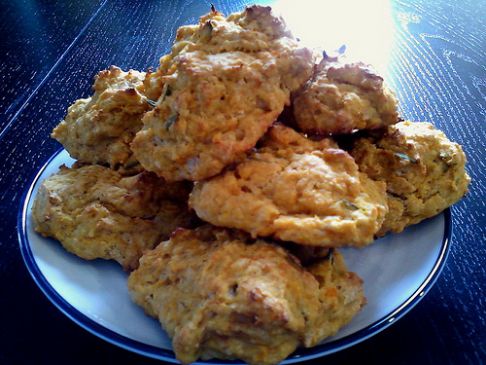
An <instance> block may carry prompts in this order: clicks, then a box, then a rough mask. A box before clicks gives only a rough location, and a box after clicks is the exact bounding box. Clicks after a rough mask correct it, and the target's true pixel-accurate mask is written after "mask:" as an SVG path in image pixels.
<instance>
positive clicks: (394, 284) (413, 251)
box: [18, 150, 451, 364]
mask: <svg viewBox="0 0 486 365" xmlns="http://www.w3.org/2000/svg"><path fill="white" fill-rule="evenodd" d="M72 163H73V160H72V159H71V158H70V157H69V155H68V154H67V152H66V151H64V150H61V151H59V152H57V153H56V154H55V155H54V156H53V157H52V158H51V159H50V160H49V161H48V162H47V164H46V165H45V166H44V168H43V169H42V170H41V171H40V172H39V174H38V175H37V176H36V177H35V179H34V181H33V183H32V186H31V187H30V189H29V190H28V191H27V192H26V194H25V198H24V200H23V204H22V207H21V209H20V212H19V218H18V219H19V222H18V223H19V224H18V227H19V228H18V233H19V240H20V248H21V252H22V256H23V258H24V262H25V264H26V266H27V268H28V270H29V272H30V273H31V275H32V277H33V278H34V280H35V282H36V283H37V285H38V286H39V287H40V289H41V290H42V291H43V292H44V294H45V295H46V296H47V297H48V298H49V299H50V300H51V301H52V302H53V303H54V305H56V306H57V307H58V308H59V309H60V310H61V311H62V312H63V313H64V314H66V315H67V316H68V317H69V318H71V319H72V320H73V321H74V322H76V323H77V324H79V325H80V326H81V327H83V328H85V329H86V330H88V331H90V332H91V333H93V334H95V335H97V336H99V337H101V338H103V339H105V340H106V341H108V342H111V343H113V344H115V345H117V346H120V347H123V348H125V349H127V350H130V351H134V352H137V353H139V354H143V355H146V356H149V357H153V358H157V359H161V360H165V361H170V362H177V361H176V360H175V357H174V353H173V352H172V350H171V346H170V340H169V338H168V337H167V335H166V334H165V332H164V331H163V330H161V328H160V325H159V323H158V322H157V321H156V320H155V319H152V318H149V317H147V316H146V315H145V314H144V313H143V310H142V309H141V308H139V307H138V306H136V305H135V304H133V303H132V302H131V300H130V297H129V295H128V292H127V288H126V280H127V274H126V273H125V272H124V271H123V270H122V269H121V267H120V266H119V265H118V264H116V263H114V262H108V261H103V260H95V261H84V260H81V259H79V258H77V257H76V256H74V255H71V254H69V253H68V252H66V251H65V250H64V249H63V248H62V247H61V245H60V244H59V243H57V242H55V241H54V240H51V239H46V238H43V237H41V236H39V235H37V234H36V233H35V232H34V230H33V228H32V217H31V206H32V202H33V198H34V197H35V194H36V192H37V188H38V186H39V184H40V183H41V182H42V180H44V179H45V178H46V177H48V176H50V175H51V174H53V173H55V172H56V171H58V169H59V166H60V165H62V164H66V165H68V166H69V165H71V164H72ZM450 235H451V216H450V211H449V210H447V211H446V212H445V213H443V214H440V215H439V216H437V217H435V218H433V219H429V220H427V221H425V222H422V223H421V224H418V225H416V226H413V227H410V228H408V229H407V230H405V232H403V233H401V234H397V235H388V236H386V237H384V238H381V239H379V240H378V241H376V242H375V243H374V244H372V245H371V246H369V247H367V248H365V249H361V250H357V249H343V250H341V252H342V253H343V255H344V257H345V259H346V262H347V264H348V268H349V269H350V270H351V271H354V272H356V273H357V274H358V275H359V276H360V277H361V278H363V280H364V289H365V295H366V297H367V299H368V303H367V305H366V306H365V307H364V308H363V310H362V311H361V312H360V313H359V314H358V315H357V316H356V317H355V318H354V319H353V320H352V321H351V323H349V324H348V325H347V326H346V327H344V328H342V329H341V330H340V331H339V332H338V333H337V334H336V335H335V336H333V337H332V338H329V339H327V340H326V341H324V342H323V343H322V344H320V345H318V346H316V347H314V348H311V349H299V350H298V351H296V352H295V353H294V354H292V355H291V356H289V358H288V359H287V360H285V361H284V362H283V363H284V364H290V363H294V362H299V361H304V360H309V359H312V358H315V357H319V356H324V355H327V354H330V353H333V352H336V351H339V350H342V349H344V348H347V347H349V346H352V345H354V344H357V343H359V342H361V341H363V340H365V339H367V338H369V337H371V336H373V335H375V334H376V333H378V332H380V331H382V330H383V329H385V328H386V327H388V326H389V325H391V324H392V323H394V322H395V321H396V320H397V319H398V318H400V317H402V316H403V315H404V314H405V313H407V312H408V311H409V310H410V309H411V308H412V307H413V306H414V305H415V304H417V303H418V301H419V300H420V299H421V298H423V296H424V295H425V294H426V293H427V292H428V290H429V289H430V288H431V286H432V285H433V284H434V282H435V280H436V279H437V277H438V275H439V273H440V271H441V269H442V267H443V265H444V262H445V260H446V257H447V254H448V251H449V238H450ZM203 363H204V364H208V363H211V364H214V363H217V364H222V363H231V364H236V363H241V362H238V361H225V362H222V361H207V362H200V364H203Z"/></svg>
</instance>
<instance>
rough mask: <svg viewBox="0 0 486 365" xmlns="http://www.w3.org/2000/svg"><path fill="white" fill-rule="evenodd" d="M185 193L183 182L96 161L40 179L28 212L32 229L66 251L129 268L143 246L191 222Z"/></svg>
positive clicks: (64, 168) (149, 244)
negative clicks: (132, 172)
mask: <svg viewBox="0 0 486 365" xmlns="http://www.w3.org/2000/svg"><path fill="white" fill-rule="evenodd" d="M187 195H188V188H187V187H186V186H184V185H183V184H166V183H164V181H163V180H161V179H160V178H158V177H157V176H155V175H154V174H152V173H148V172H142V173H140V174H138V175H135V176H131V177H122V176H121V175H120V174H119V173H117V172H116V171H113V170H110V169H108V168H106V167H102V166H98V165H93V166H84V167H80V168H67V167H65V166H63V167H61V171H60V172H59V173H57V174H55V175H52V176H51V177H49V178H48V179H46V180H44V181H43V183H42V185H41V187H40V188H39V191H38V193H37V195H36V198H35V201H34V205H33V208H32V215H33V219H34V224H35V230H36V231H37V232H39V233H40V234H42V235H43V236H48V237H53V238H55V239H57V240H59V241H60V242H61V244H62V245H63V246H64V248H65V249H66V250H68V251H69V252H71V253H74V254H75V255H77V256H79V257H81V258H84V259H87V260H91V259H96V258H103V259H113V260H116V261H117V262H118V263H120V264H121V265H122V266H123V268H124V269H126V270H130V269H134V268H135V267H137V265H138V259H139V258H140V256H141V255H142V253H143V251H144V250H148V249H151V248H153V247H154V246H155V245H156V244H158V243H159V242H160V241H161V240H163V239H167V237H169V235H170V233H171V232H172V231H173V230H174V229H176V228H177V227H188V226H189V225H190V223H191V222H192V219H193V217H192V215H191V214H190V213H188V211H187V207H186V203H185V199H187Z"/></svg>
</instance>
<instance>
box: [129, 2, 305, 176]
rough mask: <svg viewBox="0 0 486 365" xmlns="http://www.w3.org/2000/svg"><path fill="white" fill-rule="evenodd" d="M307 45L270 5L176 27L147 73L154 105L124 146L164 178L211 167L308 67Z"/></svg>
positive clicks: (266, 122) (248, 143)
mask: <svg viewBox="0 0 486 365" xmlns="http://www.w3.org/2000/svg"><path fill="white" fill-rule="evenodd" d="M312 67H313V58H312V53H311V52H310V51H309V50H308V49H306V48H303V47H301V46H299V45H298V43H297V42H296V40H295V39H294V38H293V37H292V36H291V35H290V33H289V32H288V30H287V29H286V27H285V24H284V23H283V21H282V20H281V19H280V18H278V17H276V16H275V15H273V14H272V12H271V10H270V8H266V7H259V6H252V7H249V8H247V9H246V10H245V11H243V12H241V13H237V14H233V15H230V16H229V17H227V18H225V17H224V16H222V15H221V14H220V13H218V12H215V11H214V12H211V13H209V14H208V15H206V16H204V17H202V18H201V21H200V23H199V24H198V25H192V26H184V27H181V28H180V29H179V31H178V33H177V40H176V43H175V44H174V46H173V48H172V52H171V53H170V54H168V55H166V56H164V57H162V59H161V61H160V66H159V68H158V70H156V71H155V72H154V73H150V74H148V75H147V78H146V82H145V87H146V88H147V93H148V97H149V98H152V99H156V100H157V103H156V107H155V108H154V109H153V110H152V111H150V112H149V113H147V114H146V115H145V117H144V119H143V123H144V128H143V129H142V130H141V131H140V132H139V133H138V134H137V136H136V138H135V140H134V142H133V144H132V149H133V150H134V152H135V155H136V157H137V159H138V160H139V161H140V162H141V164H142V165H143V166H144V168H146V169H147V170H149V171H154V172H156V173H157V174H158V175H160V176H163V177H164V178H165V179H167V180H169V181H176V180H183V179H188V180H201V179H205V178H208V177H211V176H213V175H216V174H218V173H219V172H220V171H221V170H222V169H223V168H224V167H225V166H226V165H228V164H230V163H233V162H235V161H236V160H238V159H239V158H241V157H243V156H244V153H245V152H246V151H247V150H249V149H251V148H252V147H253V146H254V145H255V144H256V142H257V141H258V139H259V138H260V137H261V136H262V135H263V134H264V133H265V131H266V130H267V129H268V127H269V126H270V125H271V124H272V123H273V122H274V121H275V120H276V119H277V116H278V115H279V114H280V113H281V112H282V110H283V108H284V106H285V105H286V104H288V103H289V102H290V100H289V99H290V93H291V92H292V91H293V90H295V89H296V88H298V87H299V86H300V85H302V84H303V83H304V82H305V81H306V80H307V79H308V78H309V77H310V75H311V72H312Z"/></svg>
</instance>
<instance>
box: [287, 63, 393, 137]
mask: <svg viewBox="0 0 486 365" xmlns="http://www.w3.org/2000/svg"><path fill="white" fill-rule="evenodd" d="M293 105H294V117H295V120H296V122H297V124H298V126H299V128H301V129H302V130H303V131H304V132H308V133H313V134H322V135H327V134H344V133H351V132H352V131H353V130H355V129H376V128H381V127H385V126H387V125H390V124H394V123H397V122H398V113H397V100H396V98H395V96H394V94H393V92H392V91H391V90H390V89H388V88H387V86H386V85H385V84H384V82H383V78H382V77H381V76H379V75H377V74H376V73H375V71H373V70H372V69H371V68H370V66H368V65H365V64H363V63H344V62H343V61H342V60H340V59H338V58H331V57H328V56H326V55H324V58H323V59H322V61H321V62H320V63H319V65H318V66H317V67H316V70H315V73H314V76H313V78H312V79H311V80H310V81H308V82H307V84H306V85H305V87H304V88H303V90H301V91H300V92H298V93H297V95H296V97H295V99H294V101H293Z"/></svg>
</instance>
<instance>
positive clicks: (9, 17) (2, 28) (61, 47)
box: [0, 0, 102, 131]
mask: <svg viewBox="0 0 486 365" xmlns="http://www.w3.org/2000/svg"><path fill="white" fill-rule="evenodd" d="M101 4H102V0H87V1H80V2H73V1H66V2H64V1H59V2H52V1H47V0H42V1H35V2H34V1H28V0H19V1H0V7H1V9H2V11H1V12H0V34H2V38H1V41H0V54H1V55H2V57H1V58H0V70H2V71H3V72H2V73H1V75H0V85H1V87H0V90H1V94H0V131H1V130H2V129H3V128H4V127H5V125H6V124H7V123H8V122H9V120H10V119H11V118H12V117H13V116H14V115H15V113H16V112H17V111H18V110H19V108H20V107H21V106H22V105H23V103H25V102H26V100H27V99H28V97H29V95H31V94H32V92H33V91H34V90H35V88H36V87H37V86H38V85H39V84H40V83H41V82H42V80H43V79H44V78H45V77H46V75H48V73H49V71H50V70H51V69H52V67H54V65H55V64H56V62H57V61H58V60H59V58H60V57H62V54H63V53H64V52H65V50H66V49H67V48H68V47H69V45H70V44H71V43H72V42H74V41H75V39H76V37H77V36H78V35H79V33H80V32H82V29H83V27H84V26H85V25H86V24H87V23H88V22H89V19H90V18H91V17H92V16H93V14H94V13H95V12H96V11H97V10H98V9H99V7H100V6H101ZM6 70H8V72H5V71H6Z"/></svg>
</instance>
